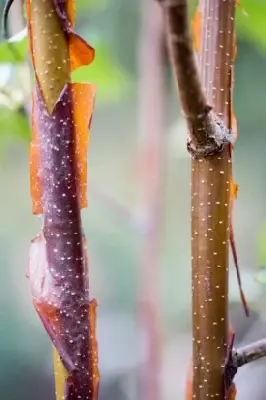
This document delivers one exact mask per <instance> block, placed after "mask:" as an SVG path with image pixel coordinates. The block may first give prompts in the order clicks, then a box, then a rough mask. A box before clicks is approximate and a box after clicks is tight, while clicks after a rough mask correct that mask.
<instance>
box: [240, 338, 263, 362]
mask: <svg viewBox="0 0 266 400" xmlns="http://www.w3.org/2000/svg"><path fill="white" fill-rule="evenodd" d="M265 356H266V339H261V340H258V341H257V342H254V343H251V344H248V345H246V346H243V347H240V348H239V349H238V350H235V351H234V352H233V363H234V365H235V366H236V367H237V368H239V367H242V366H243V365H246V364H248V363H250V362H253V361H257V360H259V359H260V358H262V357H265Z"/></svg>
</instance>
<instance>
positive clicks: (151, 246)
mask: <svg viewBox="0 0 266 400" xmlns="http://www.w3.org/2000/svg"><path fill="white" fill-rule="evenodd" d="M141 20H142V23H141V24H142V28H141V33H140V48H139V77H140V78H139V107H140V111H139V113H140V114H139V123H140V127H139V130H140V135H139V170H138V173H139V185H140V198H139V208H138V212H139V213H140V214H139V217H140V218H141V220H140V225H141V226H142V223H143V229H144V230H143V234H144V236H143V242H142V250H141V261H140V291H141V293H140V316H141V319H142V323H143V326H144V329H145V333H146V339H147V346H148V360H147V364H146V365H145V367H144V368H145V369H144V371H143V373H142V379H143V390H142V393H141V398H142V399H144V400H159V399H160V398H161V388H160V366H161V329H160V324H159V307H158V305H159V304H160V301H159V299H160V294H159V266H160V255H161V251H160V248H161V246H160V243H161V241H160V234H161V222H162V207H163V205H162V202H163V174H164V158H165V145H166V143H165V138H164V137H163V128H164V127H163V119H164V118H163V117H164V108H165V97H164V84H165V83H164V69H163V24H162V15H161V12H160V8H159V6H158V4H156V2H154V1H153V0H144V1H142V2H141ZM143 219H144V220H143Z"/></svg>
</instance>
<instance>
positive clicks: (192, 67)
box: [158, 0, 232, 158]
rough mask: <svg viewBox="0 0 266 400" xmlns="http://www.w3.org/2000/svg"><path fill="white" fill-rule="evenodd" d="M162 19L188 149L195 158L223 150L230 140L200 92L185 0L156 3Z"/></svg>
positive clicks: (225, 129)
mask: <svg viewBox="0 0 266 400" xmlns="http://www.w3.org/2000/svg"><path fill="white" fill-rule="evenodd" d="M158 1H159V2H160V3H161V5H162V7H163V12H164V17H165V24H166V30H167V36H168V37H167V39H168V47H169V53H170V58H171V62H172V66H173V70H174V74H175V78H176V81H177V84H178V89H179V95H180V101H181V105H182V109H183V112H184V114H185V118H186V120H187V124H188V127H189V135H188V150H189V152H190V153H191V154H192V156H193V157H195V158H200V157H206V156H209V155H212V154H216V153H218V152H220V151H222V150H223V148H224V146H225V145H226V144H228V143H230V142H231V141H232V135H231V134H230V131H228V129H227V127H226V125H225V124H224V122H223V121H222V120H221V119H220V118H218V116H217V115H216V114H215V113H214V112H213V111H212V107H211V106H209V105H208V103H207V100H206V96H205V94H204V92H203V89H202V86H201V83H200V78H199V72H198V68H197V65H196V60H195V57H194V51H193V46H192V39H191V34H190V30H189V26H188V4H187V0H158Z"/></svg>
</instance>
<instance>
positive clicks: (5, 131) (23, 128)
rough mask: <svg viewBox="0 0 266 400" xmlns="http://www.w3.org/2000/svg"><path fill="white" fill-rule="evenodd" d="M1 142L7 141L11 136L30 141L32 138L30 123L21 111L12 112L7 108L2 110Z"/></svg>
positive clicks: (0, 118) (0, 119)
mask: <svg viewBox="0 0 266 400" xmlns="http://www.w3.org/2000/svg"><path fill="white" fill-rule="evenodd" d="M0 126H1V136H0V141H2V140H5V139H6V138H8V137H9V135H12V136H14V135H15V136H17V137H20V138H21V139H23V140H28V139H29V137H30V127H29V121H28V118H27V116H26V115H23V113H22V112H21V111H18V110H10V109H8V108H6V107H1V108H0Z"/></svg>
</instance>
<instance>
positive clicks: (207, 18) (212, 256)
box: [191, 0, 235, 400]
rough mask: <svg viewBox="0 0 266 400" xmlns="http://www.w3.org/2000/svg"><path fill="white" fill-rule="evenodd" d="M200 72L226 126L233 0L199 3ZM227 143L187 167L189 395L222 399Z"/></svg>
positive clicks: (225, 339)
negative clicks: (190, 315) (190, 318)
mask: <svg viewBox="0 0 266 400" xmlns="http://www.w3.org/2000/svg"><path fill="white" fill-rule="evenodd" d="M199 12H202V25H201V26H202V28H201V29H202V34H201V41H200V52H199V69H200V77H201V82H202V85H203V87H204V88H205V93H206V98H207V102H208V104H210V105H211V106H213V108H214V111H215V112H216V113H217V115H218V116H219V117H221V118H222V119H223V120H224V121H225V122H226V124H228V122H229V121H228V116H229V113H230V112H231V110H229V109H228V107H229V99H230V96H231V92H230V90H231V88H230V85H231V84H230V72H231V67H232V60H233V39H234V18H235V1H234V0H227V1H220V0H212V1H208V0H205V1H203V0H202V1H200V4H199ZM231 173H232V171H231V153H230V144H228V145H227V146H225V148H224V149H223V151H222V152H220V153H219V154H216V155H215V156H213V157H208V158H200V159H198V160H196V159H193V160H192V164H191V180H192V186H191V200H192V203H191V216H192V222H191V232H192V294H193V305H192V312H193V366H194V371H193V372H194V374H193V376H194V379H193V395H194V397H195V398H196V399H199V400H203V399H206V398H207V397H208V398H209V397H215V398H217V399H221V400H224V398H225V396H226V393H225V391H224V379H225V378H224V364H225V360H226V355H227V345H228V243H229V213H230V183H231Z"/></svg>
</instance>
